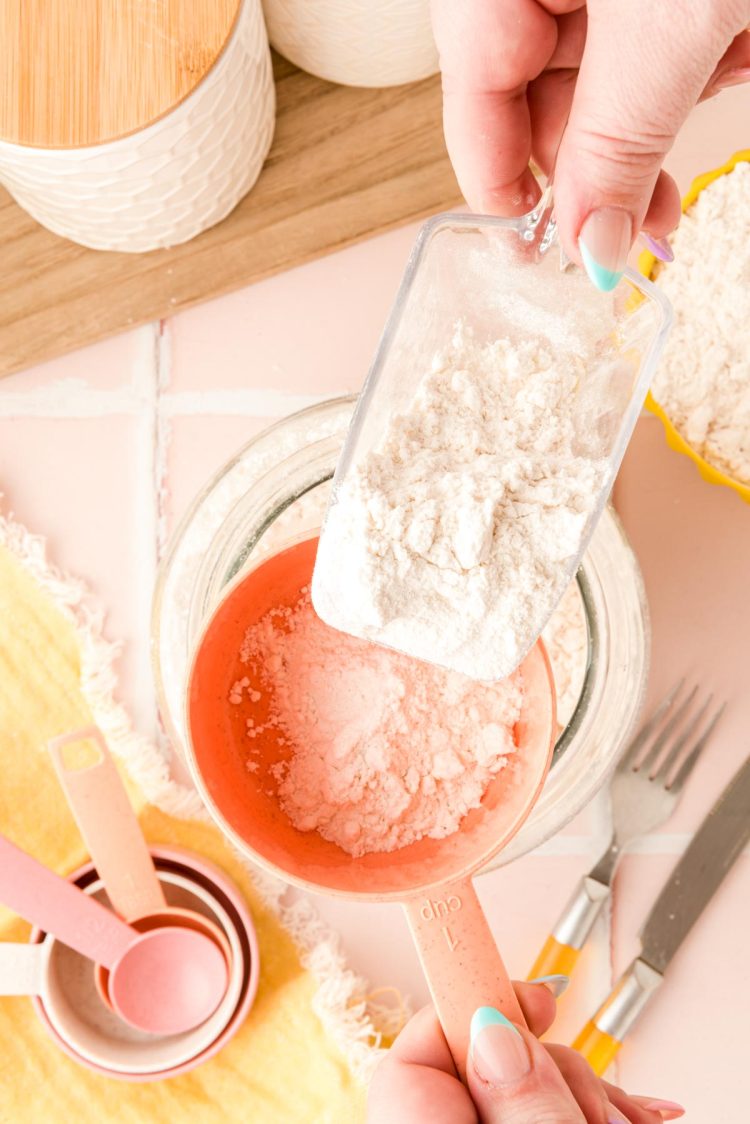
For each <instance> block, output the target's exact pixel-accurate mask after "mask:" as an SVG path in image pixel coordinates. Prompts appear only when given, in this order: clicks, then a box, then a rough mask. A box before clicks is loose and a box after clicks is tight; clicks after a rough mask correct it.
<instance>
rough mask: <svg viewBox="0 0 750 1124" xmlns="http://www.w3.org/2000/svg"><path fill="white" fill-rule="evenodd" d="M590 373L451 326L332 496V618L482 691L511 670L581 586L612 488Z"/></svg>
mask: <svg viewBox="0 0 750 1124" xmlns="http://www.w3.org/2000/svg"><path fill="white" fill-rule="evenodd" d="M586 375H587V364H586V354H585V350H584V351H576V350H574V349H570V350H565V351H563V350H562V349H561V348H554V347H553V346H552V345H551V344H550V342H549V341H544V340H543V339H542V338H541V337H540V338H539V339H538V340H537V339H535V338H531V339H524V340H521V341H515V340H513V341H512V340H510V339H496V340H492V341H489V342H484V341H479V340H478V339H476V338H475V337H474V335H473V334H472V332H471V331H470V330H469V329H468V328H466V327H465V326H464V325H463V324H461V323H459V324H457V326H456V328H455V332H454V335H453V338H452V342H451V344H450V346H449V347H448V348H447V349H446V350H445V352H444V353H443V354H440V355H438V356H436V357H435V359H434V361H433V364H432V369H431V370H429V371H427V372H425V374H424V375H423V376H422V378H421V379H420V381H419V384H418V387H417V390H416V393H415V396H414V398H413V401H412V402H411V405H410V406H409V407H408V409H407V410H406V411H405V412H403V413H401V414H398V415H395V416H394V417H393V418H391V420H390V422H389V425H388V428H387V430H386V432H385V434H384V437H383V439H382V440H381V442H380V444H379V445H378V447H377V448H376V449H375V450H374V451H369V452H367V453H366V454H365V455H364V457H363V458H362V459H361V460H360V461H359V462H358V463H357V464H356V465H355V466H354V467H353V468H352V469H351V470H350V471H349V473H348V474H347V475H346V476H345V477H344V479H343V480H342V482H341V485H340V486H339V487H338V489H337V492H336V497H335V502H334V503H333V505H332V506H331V508H330V510H329V513H328V517H327V520H326V523H325V525H324V529H323V533H322V536H321V541H320V547H319V551H318V559H317V563H316V568H315V575H314V579H313V603H314V605H315V609H316V611H317V612H318V613H319V614H320V616H321V617H322V619H323V620H324V621H326V622H327V623H328V624H330V625H332V626H333V627H334V628H337V629H340V630H341V631H343V632H348V633H350V634H352V635H355V636H358V637H361V638H364V639H369V640H375V641H377V642H379V643H381V644H385V645H387V646H389V647H392V648H395V649H397V650H398V651H401V652H405V653H407V654H409V655H411V656H415V657H417V658H418V659H422V660H427V661H430V662H433V663H437V664H441V665H442V666H444V667H446V668H450V669H452V670H454V671H457V672H461V673H463V674H465V675H467V676H470V677H471V678H473V679H482V680H497V679H501V678H503V677H504V676H506V675H508V674H509V673H510V672H512V671H513V670H514V668H516V667H517V666H518V664H519V663H520V662H521V660H522V659H523V657H524V656H525V654H526V653H527V651H528V650H529V648H530V647H531V645H532V644H533V642H534V641H535V639H536V638H537V636H538V635H539V633H540V632H541V630H542V628H543V627H544V625H545V623H546V622H547V620H548V618H549V616H550V613H551V612H552V610H553V609H554V606H555V605H556V603H557V602H558V600H559V598H560V597H561V595H562V593H563V591H564V590H565V588H566V586H567V584H568V583H569V581H570V579H571V577H572V571H573V566H574V563H575V559H576V557H577V555H578V554H579V552H580V548H581V545H582V541H583V537H584V534H585V531H586V529H587V524H588V520H589V516H590V514H591V512H592V509H593V507H594V505H595V504H596V501H597V498H598V495H599V493H600V491H601V488H602V486H603V484H604V481H605V478H606V471H607V464H606V462H605V461H603V460H602V459H600V458H598V457H597V456H596V455H594V453H593V451H592V450H593V449H595V448H596V434H595V433H594V432H593V431H594V430H595V428H596V427H595V425H589V426H588V429H587V426H586V425H585V424H582V421H581V419H583V418H585V416H586V414H585V411H584V410H582V409H580V402H579V401H578V399H579V397H580V396H581V386H582V383H584V382H585V376H586ZM584 398H585V395H584ZM592 416H593V415H592Z"/></svg>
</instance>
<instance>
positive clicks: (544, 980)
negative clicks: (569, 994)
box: [527, 973, 570, 999]
mask: <svg viewBox="0 0 750 1124" xmlns="http://www.w3.org/2000/svg"><path fill="white" fill-rule="evenodd" d="M527 982H528V983H530V984H544V986H545V987H546V988H549V990H550V991H551V992H552V994H553V995H554V997H555V999H559V998H560V996H561V995H562V994H563V992H565V991H567V989H568V984H569V983H570V976H563V975H562V974H561V973H558V974H556V975H554V976H537V977H536V979H534V980H528V981H527Z"/></svg>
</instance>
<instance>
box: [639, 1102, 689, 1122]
mask: <svg viewBox="0 0 750 1124" xmlns="http://www.w3.org/2000/svg"><path fill="white" fill-rule="evenodd" d="M643 1107H644V1108H646V1109H648V1110H649V1112H658V1113H659V1114H660V1115H661V1118H662V1120H679V1119H680V1117H681V1116H684V1115H685V1109H684V1108H683V1107H682V1105H681V1104H678V1103H677V1101H661V1100H656V1101H648V1102H647V1103H646V1104H644V1106H643Z"/></svg>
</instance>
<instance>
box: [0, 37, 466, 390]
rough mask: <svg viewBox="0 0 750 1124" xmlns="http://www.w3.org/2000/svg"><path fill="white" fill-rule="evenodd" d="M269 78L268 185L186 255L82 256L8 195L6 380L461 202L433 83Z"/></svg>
mask: <svg viewBox="0 0 750 1124" xmlns="http://www.w3.org/2000/svg"><path fill="white" fill-rule="evenodd" d="M274 73H275V77H276V85H277V94H278V122H277V126H276V136H275V139H274V143H273V147H272V149H271V152H270V155H269V157H268V161H267V163H266V166H265V168H264V170H263V172H262V173H261V176H260V179H259V180H258V183H257V184H256V186H255V188H254V189H253V190H252V191H251V192H250V194H249V195H247V196H246V197H245V199H244V200H242V202H241V203H240V204H239V206H238V207H237V208H236V209H235V210H234V211H233V213H232V214H231V215H230V216H229V218H227V219H225V220H224V222H222V223H220V224H219V225H218V226H215V227H213V228H212V229H211V230H207V231H206V232H205V233H204V234H201V235H200V236H199V237H198V238H195V239H193V241H192V242H187V243H185V244H184V245H181V246H176V247H175V248H174V249H171V250H155V251H153V252H152V253H148V254H120V253H102V252H101V251H97V250H88V249H85V248H83V247H82V246H77V245H75V244H74V243H72V242H68V241H66V240H65V239H62V238H59V237H57V236H56V235H54V234H50V233H49V231H47V230H45V229H44V228H43V227H41V226H39V225H38V224H37V223H36V222H34V220H33V219H31V218H30V217H29V216H28V215H27V214H26V213H25V212H24V211H22V210H21V209H20V208H19V207H18V206H17V205H16V204H15V203H14V202H13V201H12V199H11V198H10V196H9V195H8V194H7V193H6V192H4V191H3V190H2V189H0V260H2V269H1V270H0V375H6V374H10V373H11V372H13V371H18V370H21V369H23V368H24V367H28V366H30V365H32V364H34V363H39V362H41V361H42V360H45V359H50V358H52V357H53V356H55V355H59V354H61V353H62V352H65V351H71V350H73V349H75V348H78V347H82V346H83V345H84V344H88V343H93V342H94V341H95V340H99V339H102V338H103V337H105V336H109V335H112V334H114V333H115V332H119V331H122V330H123V329H125V328H129V327H133V326H135V325H137V324H142V323H145V322H147V321H150V320H155V319H159V318H163V317H166V316H170V315H172V314H173V313H175V312H178V311H180V310H181V309H185V308H189V307H190V306H191V305H194V304H197V303H198V302H199V301H204V300H208V299H210V298H211V297H215V296H218V295H219V294H221V293H227V292H230V291H231V290H233V289H237V288H240V287H242V286H244V285H248V284H250V283H251V282H253V281H258V280H260V278H262V277H268V276H269V275H270V274H272V273H277V272H279V271H281V270H284V269H289V268H290V267H291V266H295V265H299V264H300V263H301V262H304V261H309V260H310V259H311V258H314V257H317V256H319V255H321V254H325V253H328V252H329V251H331V250H336V249H340V248H342V247H343V246H347V245H349V244H350V243H352V242H355V241H357V240H359V239H361V238H366V237H367V236H369V235H371V234H376V233H378V232H379V231H383V230H387V229H389V228H390V227H394V226H397V225H399V224H401V223H404V222H407V221H409V220H411V219H416V218H421V217H423V216H425V215H428V214H432V213H434V212H436V211H441V210H445V209H446V208H449V207H451V206H453V205H455V204H456V203H458V202H459V200H460V194H459V191H458V186H457V184H456V180H455V178H454V175H453V172H452V169H451V167H450V164H449V162H448V157H447V154H446V151H445V145H444V143H443V135H442V127H441V108H440V83H439V79H438V78H431V79H427V80H426V81H424V82H419V83H415V84H413V85H410V86H399V87H393V88H391V89H385V90H363V89H352V88H349V87H345V86H334V85H332V84H331V83H328V82H323V81H322V80H321V79H319V78H314V77H313V76H312V75H309V74H306V73H304V72H303V71H300V70H298V69H297V68H296V67H294V66H292V65H291V64H290V63H288V62H286V61H285V60H283V59H280V58H278V57H277V58H275V59H274ZM362 283H363V296H365V295H366V284H367V279H366V278H363V279H362Z"/></svg>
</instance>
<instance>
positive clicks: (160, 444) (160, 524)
mask: <svg viewBox="0 0 750 1124" xmlns="http://www.w3.org/2000/svg"><path fill="white" fill-rule="evenodd" d="M156 331H157V336H156V400H155V431H154V495H155V499H156V516H157V518H156V561H157V565H158V563H160V562H161V559H162V556H163V554H164V550H165V548H166V545H167V498H168V495H169V445H170V441H171V438H172V431H171V429H172V427H171V425H170V421H169V415H168V411H167V410H166V409H165V401H166V393H165V392H167V391H168V390H169V386H170V382H171V380H172V336H171V330H170V327H169V321H168V320H162V321H160V322H159V323H158V324H157V326H156Z"/></svg>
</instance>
